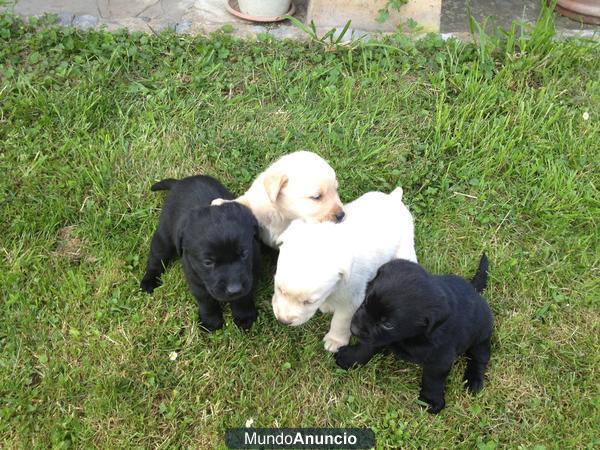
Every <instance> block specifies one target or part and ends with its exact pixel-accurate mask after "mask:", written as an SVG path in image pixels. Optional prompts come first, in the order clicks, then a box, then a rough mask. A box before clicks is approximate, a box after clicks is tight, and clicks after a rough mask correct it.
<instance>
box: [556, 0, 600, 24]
mask: <svg viewBox="0 0 600 450" xmlns="http://www.w3.org/2000/svg"><path fill="white" fill-rule="evenodd" d="M556 10H557V11H558V12H559V13H561V14H562V15H564V16H567V17H570V18H571V19H574V20H577V21H580V22H585V23H592V24H596V25H600V1H598V0H558V1H557V2H556Z"/></svg>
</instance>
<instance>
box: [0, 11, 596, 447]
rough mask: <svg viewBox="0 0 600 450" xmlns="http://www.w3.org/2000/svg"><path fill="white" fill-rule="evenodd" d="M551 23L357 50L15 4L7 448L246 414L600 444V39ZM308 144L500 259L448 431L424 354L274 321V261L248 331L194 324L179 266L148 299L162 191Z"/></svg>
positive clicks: (1, 65)
mask: <svg viewBox="0 0 600 450" xmlns="http://www.w3.org/2000/svg"><path fill="white" fill-rule="evenodd" d="M548 27H551V24H550V25H548V24H547V23H541V24H539V25H538V26H537V28H536V29H535V30H534V31H533V37H532V38H531V39H530V40H526V39H522V38H518V33H516V32H515V30H513V32H512V33H509V35H508V37H505V38H502V39H498V38H495V37H492V36H484V35H482V36H481V37H482V40H481V41H480V45H473V44H464V43H459V42H456V41H448V42H444V41H442V40H441V39H440V38H439V37H436V36H428V37H427V38H425V39H424V40H421V41H418V42H415V41H413V40H411V39H410V38H408V37H403V36H393V37H390V38H388V40H387V41H386V42H385V45H379V44H374V43H373V42H370V43H365V44H362V45H358V46H354V47H351V48H344V47H335V46H325V45H322V44H320V43H318V42H311V43H291V42H278V41H274V40H271V39H270V38H267V37H264V36H262V37H261V38H260V39H259V40H258V41H238V40H234V39H232V38H231V37H229V36H228V35H226V34H217V35H214V36H212V37H210V38H203V37H196V38H192V37H186V36H176V35H173V34H168V33H167V34H160V35H158V36H152V37H150V36H146V35H141V34H131V35H128V34H125V33H121V34H108V33H104V32H88V33H83V32H80V31H75V30H73V29H57V28H51V27H48V26H46V24H45V22H44V21H42V22H38V21H34V22H33V23H31V24H25V23H22V22H20V21H18V20H16V19H14V18H13V17H11V16H8V15H1V16H0V169H1V171H0V173H1V174H2V176H1V178H0V205H2V206H1V208H2V209H1V211H2V214H1V215H0V224H1V230H2V235H1V237H0V254H1V255H2V256H1V260H0V261H1V263H0V264H1V265H2V266H1V267H0V269H1V270H0V293H1V303H0V399H1V401H0V446H2V447H4V448H23V447H34V448H47V447H49V446H54V447H65V446H73V447H100V448H128V447H181V446H183V447H196V448H209V447H213V446H218V447H222V446H224V441H223V433H224V430H225V428H227V427H232V426H243V425H244V423H245V422H246V420H247V419H249V418H253V419H254V423H255V425H256V426H265V427H271V426H317V427H320V426H355V427H362V426H366V427H373V428H374V429H375V430H376V434H377V443H378V444H377V445H378V447H391V448H398V447H426V448H432V447H455V446H461V447H465V448H474V447H480V448H493V447H494V445H498V446H501V447H504V446H506V447H513V448H514V447H518V446H521V448H534V447H535V446H540V445H542V446H546V447H548V448H569V447H578V448H585V447H588V448H593V447H597V446H598V445H600V441H599V440H598V434H597V431H598V429H597V425H598V423H599V419H600V414H599V408H600V393H599V391H598V369H599V367H600V364H599V363H600V361H599V355H600V352H599V351H598V349H599V347H600V345H599V344H600V342H599V336H600V329H599V323H600V320H599V319H600V314H599V308H598V297H599V294H600V292H599V286H598V282H597V280H598V277H599V275H600V274H599V261H598V259H599V251H598V249H599V248H600V246H599V236H600V232H599V231H600V230H599V227H598V218H599V217H600V202H599V200H600V196H599V195H598V184H599V170H600V164H599V163H600V153H599V150H600V146H599V142H600V48H599V45H598V43H597V41H596V42H594V41H583V40H569V41H553V40H551V32H550V33H549V32H548ZM584 113H588V114H589V119H588V120H584V118H583V115H584ZM298 149H308V150H312V151H316V152H318V153H320V154H321V155H323V156H324V157H325V158H327V159H328V160H329V161H330V163H331V164H332V166H333V167H334V168H335V169H336V171H337V173H338V177H339V181H340V192H341V197H342V199H343V200H344V201H351V200H352V199H354V198H356V197H357V196H359V195H360V194H361V193H363V192H366V191H369V190H373V189H378V190H383V191H386V190H390V189H392V188H393V187H395V186H397V185H401V186H403V188H404V192H405V194H404V198H405V201H406V202H407V204H408V206H409V207H410V209H411V211H412V212H413V215H414V217H415V221H416V244H417V253H418V256H419V259H420V261H421V263H422V264H423V265H424V266H425V267H426V268H428V269H429V270H431V271H434V272H439V273H449V272H453V273H458V274H465V275H470V274H472V273H473V271H474V270H475V267H476V265H477V261H478V258H479V255H480V254H481V251H482V250H484V249H485V250H486V251H487V252H488V255H489V257H490V261H491V281H490V287H489V289H488V291H487V294H486V296H487V298H488V300H489V303H490V305H491V307H492V309H493V311H494V314H495V317H496V328H495V335H494V340H493V356H492V360H491V364H490V367H489V371H488V374H487V385H486V387H485V389H484V390H483V391H482V393H481V394H480V395H478V396H476V397H472V396H469V395H467V394H466V393H465V392H464V390H463V387H462V386H461V370H462V368H463V367H464V364H463V362H462V361H461V362H460V363H458V364H457V366H455V368H454V370H453V371H452V372H451V375H450V378H449V381H448V389H447V396H446V403H447V407H446V409H445V410H444V411H443V412H442V413H441V414H440V415H438V416H435V417H434V416H430V415H429V414H427V413H426V412H424V411H423V410H422V408H421V407H420V406H419V405H418V403H417V401H416V398H417V395H418V387H419V376H420V371H419V369H418V368H417V367H416V366H414V365H412V364H408V363H404V362H400V361H397V360H394V359H393V358H392V357H391V356H390V355H388V356H379V357H377V358H376V359H375V360H373V361H372V362H371V363H370V364H369V365H368V366H366V367H364V368H361V369H360V370H356V371H352V372H348V373H346V372H342V371H340V370H337V369H336V366H335V364H334V361H333V358H332V357H331V355H330V354H328V353H326V352H325V351H324V350H323V348H322V342H321V339H322V337H323V335H324V334H325V332H326V329H327V324H328V319H327V318H326V317H322V316H319V317H316V318H315V319H314V320H312V321H311V322H309V323H308V324H306V325H305V326H303V327H300V328H298V329H292V328H287V327H284V326H281V325H280V324H278V323H277V322H276V320H275V319H274V317H273V314H272V312H271V310H270V294H271V290H272V281H271V279H270V274H271V273H272V270H273V264H274V261H273V260H272V259H267V261H266V264H265V267H264V270H263V276H262V279H261V283H260V289H259V292H258V295H257V304H258V307H259V310H260V318H259V320H258V322H257V323H256V324H255V326H254V328H253V329H252V331H251V332H249V333H247V334H243V333H242V332H240V331H238V330H237V329H236V327H235V326H234V325H233V324H232V321H231V319H230V318H228V319H227V326H226V327H225V329H223V330H221V331H219V332H216V333H214V334H211V335H209V334H206V333H204V332H203V331H202V330H201V329H199V326H198V319H197V315H196V309H195V305H194V300H193V299H192V297H191V295H190V294H189V293H188V291H187V287H186V285H185V282H184V280H183V277H182V274H181V270H180V267H179V266H178V265H176V266H174V267H173V268H172V269H171V270H170V271H168V272H167V274H166V275H165V277H164V285H163V287H162V288H160V289H158V290H157V291H156V292H155V294H154V295H152V296H148V295H145V294H142V293H141V292H140V291H139V290H138V282H139V279H140V277H141V275H142V271H143V266H144V264H145V260H146V257H147V254H148V249H149V240H150V237H151V235H152V232H153V229H154V226H155V224H156V221H157V218H158V214H159V208H160V204H161V196H160V195H158V194H156V193H151V192H150V191H149V187H150V185H151V184H152V183H153V182H154V181H156V180H158V179H161V178H164V177H167V176H184V175H190V174H198V173H205V174H211V175H214V176H216V177H218V178H219V179H221V180H222V181H223V182H224V183H225V184H226V185H227V186H229V187H230V188H231V189H232V190H233V191H234V192H237V193H240V192H243V191H244V190H245V188H246V187H247V186H248V185H249V184H250V182H251V180H252V179H253V177H254V176H255V175H256V174H257V173H259V171H260V170H262V169H263V168H264V167H265V166H267V165H268V164H269V163H270V162H271V161H273V160H274V159H275V158H276V157H277V156H279V155H282V154H284V153H286V152H290V151H294V150H298ZM65 227H69V228H65ZM172 351H177V352H179V356H178V358H177V360H176V361H170V360H169V357H168V356H169V353H170V352H172ZM594 424H595V425H594Z"/></svg>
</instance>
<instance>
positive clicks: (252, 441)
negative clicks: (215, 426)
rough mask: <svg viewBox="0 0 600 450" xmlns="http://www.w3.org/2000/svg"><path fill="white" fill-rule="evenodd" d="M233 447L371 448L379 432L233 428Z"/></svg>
mask: <svg viewBox="0 0 600 450" xmlns="http://www.w3.org/2000/svg"><path fill="white" fill-rule="evenodd" d="M225 444H226V445H227V447H228V448H230V449H263V448H264V449H267V448H287V449H369V448H373V447H375V433H373V430H371V429H369V428H230V429H228V430H227V431H225Z"/></svg>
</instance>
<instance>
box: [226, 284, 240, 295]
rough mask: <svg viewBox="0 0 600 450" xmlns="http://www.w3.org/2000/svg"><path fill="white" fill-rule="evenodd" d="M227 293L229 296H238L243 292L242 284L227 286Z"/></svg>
mask: <svg viewBox="0 0 600 450" xmlns="http://www.w3.org/2000/svg"><path fill="white" fill-rule="evenodd" d="M225 292H226V293H227V295H237V294H239V293H240V292H242V284H241V283H231V284H229V285H227V287H226V288H225Z"/></svg>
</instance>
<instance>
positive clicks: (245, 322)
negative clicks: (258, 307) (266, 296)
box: [233, 311, 258, 331]
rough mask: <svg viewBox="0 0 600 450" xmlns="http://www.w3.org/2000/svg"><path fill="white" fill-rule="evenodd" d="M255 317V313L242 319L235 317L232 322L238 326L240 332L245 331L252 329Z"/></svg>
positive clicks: (256, 315)
mask: <svg viewBox="0 0 600 450" xmlns="http://www.w3.org/2000/svg"><path fill="white" fill-rule="evenodd" d="M257 317H258V314H257V313H256V311H255V312H254V314H251V315H248V316H244V317H235V316H234V317H233V321H234V322H235V324H236V325H237V326H238V328H240V329H241V330H244V331H247V330H249V329H250V328H252V324H253V323H254V322H255V321H256V318H257Z"/></svg>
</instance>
